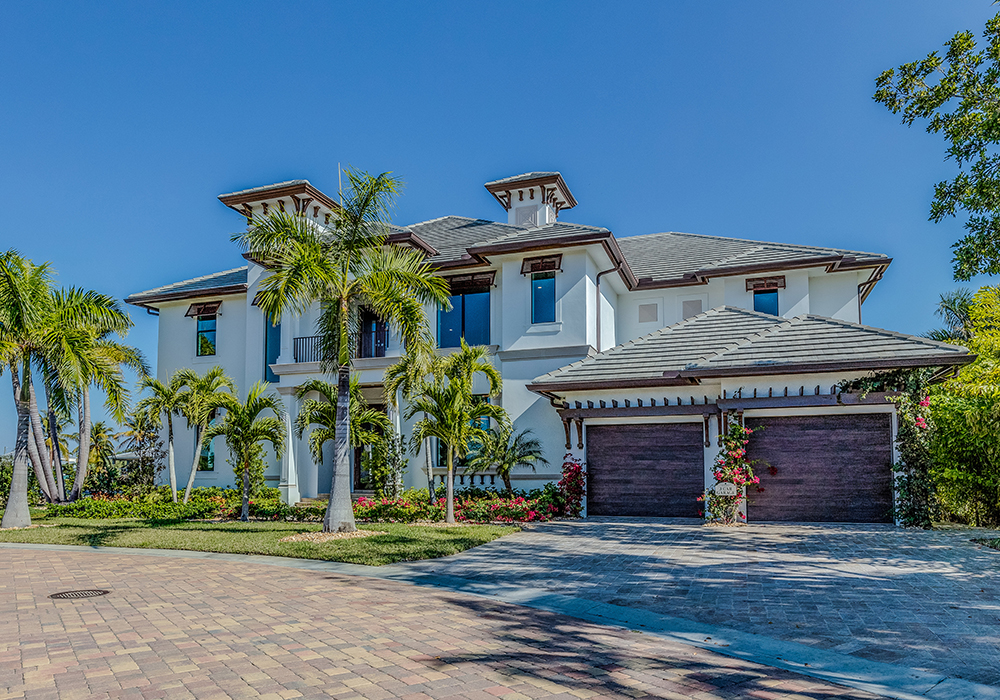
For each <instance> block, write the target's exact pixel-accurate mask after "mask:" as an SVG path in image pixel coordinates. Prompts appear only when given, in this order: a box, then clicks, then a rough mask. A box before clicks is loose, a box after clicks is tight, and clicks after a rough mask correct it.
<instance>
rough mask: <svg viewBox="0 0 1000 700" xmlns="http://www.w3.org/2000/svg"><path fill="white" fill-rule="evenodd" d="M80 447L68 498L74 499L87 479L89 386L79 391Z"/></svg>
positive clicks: (88, 459) (81, 490) (78, 495)
mask: <svg viewBox="0 0 1000 700" xmlns="http://www.w3.org/2000/svg"><path fill="white" fill-rule="evenodd" d="M79 417H80V430H79V436H80V447H79V449H78V450H77V452H76V478H74V479H73V490H72V491H70V493H69V500H70V501H75V500H76V499H78V498H79V497H80V494H81V493H83V485H84V484H85V483H86V481H87V467H88V466H89V465H90V387H84V388H83V391H81V392H80V411H79Z"/></svg>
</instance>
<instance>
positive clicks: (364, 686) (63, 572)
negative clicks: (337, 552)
mask: <svg viewBox="0 0 1000 700" xmlns="http://www.w3.org/2000/svg"><path fill="white" fill-rule="evenodd" d="M89 588H104V589H110V590H111V593H110V594H109V595H107V596H104V597H99V598H88V599H80V600H52V599H50V598H48V596H49V595H50V594H52V593H56V592H61V591H66V590H73V589H89ZM298 697H304V698H330V697H332V698H344V699H345V700H346V699H347V698H364V699H367V700H383V699H385V698H403V699H404V700H425V699H429V698H455V699H456V700H457V699H459V698H467V699H469V700H493V699H495V698H497V697H502V698H504V700H525V699H527V698H553V699H560V700H562V699H565V700H577V699H578V698H594V699H595V700H598V699H600V698H677V699H680V698H694V699H696V700H713V699H723V698H725V699H729V698H759V699H760V700H809V699H818V698H830V697H838V698H858V699H861V698H874V697H875V696H873V695H869V694H867V693H864V692H861V691H857V690H851V689H847V688H843V687H839V686H835V685H831V684H828V683H823V682H820V681H815V680H813V679H810V678H805V677H802V676H798V675H797V674H794V673H792V672H788V671H782V670H777V669H773V668H768V667H765V666H761V665H758V664H754V663H750V662H747V661H741V660H738V659H732V658H727V657H724V656H720V655H718V654H714V653H712V652H710V651H705V650H702V649H696V648H693V647H690V646H686V645H682V644H674V643H670V642H667V641H663V640H660V639H656V638H652V637H650V636H648V635H642V634H639V633H635V632H627V631H622V630H617V629H614V628H609V627H603V626H599V625H592V624H589V623H586V622H582V621H580V620H577V619H574V618H570V617H565V616H561V615H555V614H550V613H544V612H539V611H536V610H531V609H528V608H523V607H519V606H516V605H509V604H505V603H496V602H492V601H489V600H485V599H483V598H476V597H472V596H466V595H461V594H456V593H451V592H442V591H440V590H435V589H426V588H419V587H416V586H411V585H407V584H403V583H396V582H392V581H379V580H373V579H367V578H358V577H351V576H342V575H336V574H329V573H325V572H315V571H303V570H297V569H288V568H281V567H273V566H264V565H253V564H244V563H225V562H219V561H206V560H198V559H189V558H183V555H182V554H181V555H179V556H178V557H173V558H171V557H153V556H144V555H125V554H120V555H119V554H112V553H108V552H106V551H101V552H79V551H69V550H66V551H51V550H46V551H39V550H25V549H0V698H31V699H33V700H43V699H47V698H53V699H58V700H74V699H76V698H137V699H140V698H141V699H143V700H146V699H151V698H171V699H175V698H178V699H183V698H198V699H199V700H207V699H212V698H272V699H274V700H278V699H281V698H298Z"/></svg>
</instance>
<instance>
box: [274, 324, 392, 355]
mask: <svg viewBox="0 0 1000 700" xmlns="http://www.w3.org/2000/svg"><path fill="white" fill-rule="evenodd" d="M388 346H389V329H388V328H386V327H385V326H384V325H381V324H380V325H379V326H377V327H376V328H374V329H372V330H365V331H362V332H361V334H360V337H359V338H358V354H357V357H385V351H386V348H387V347H388ZM292 356H293V357H294V359H295V362H319V361H321V360H322V353H321V352H320V336H318V335H310V336H305V337H302V338H295V339H294V340H293V342H292Z"/></svg>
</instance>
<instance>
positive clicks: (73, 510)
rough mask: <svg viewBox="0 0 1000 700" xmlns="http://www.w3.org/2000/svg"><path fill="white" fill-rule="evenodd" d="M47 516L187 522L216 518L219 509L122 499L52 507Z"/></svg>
mask: <svg viewBox="0 0 1000 700" xmlns="http://www.w3.org/2000/svg"><path fill="white" fill-rule="evenodd" d="M48 514H49V515H52V516H56V517H61V518H87V519H92V520H93V519H111V518H143V519H146V520H187V519H202V518H212V517H217V516H218V514H219V505H218V504H217V503H212V502H209V501H202V502H198V503H194V502H191V503H187V504H183V503H171V502H168V503H141V502H136V501H129V500H126V499H123V498H114V499H96V498H82V499H80V500H79V501H74V502H73V503H66V504H61V505H50V506H49V508H48Z"/></svg>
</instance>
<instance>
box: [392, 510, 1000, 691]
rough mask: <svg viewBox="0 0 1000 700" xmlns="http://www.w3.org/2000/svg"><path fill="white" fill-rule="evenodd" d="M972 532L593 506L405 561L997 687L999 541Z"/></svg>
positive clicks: (999, 672) (999, 675)
mask: <svg viewBox="0 0 1000 700" xmlns="http://www.w3.org/2000/svg"><path fill="white" fill-rule="evenodd" d="M972 536H973V535H970V533H969V532H968V531H932V532H924V531H916V530H904V529H901V528H895V527H892V526H888V525H886V526H881V525H784V524H767V525H750V526H748V527H745V528H706V527H704V526H702V525H700V524H698V523H697V522H695V521H690V520H687V521H685V520H680V519H639V518H613V519H612V518H608V519H597V518H595V519H591V520H587V521H583V522H555V523H545V524H542V525H538V526H535V527H533V528H532V529H531V530H529V531H525V532H521V533H517V534H515V535H512V536H509V537H505V538H502V539H500V540H495V541H494V542H491V543H489V544H487V545H484V546H482V547H477V548H475V549H472V550H469V551H467V552H464V553H462V554H460V555H457V556H454V557H449V558H446V559H440V560H433V561H424V562H413V563H410V564H406V565H405V566H406V567H407V568H408V569H411V570H415V571H422V572H433V573H436V574H443V575H448V576H459V577H463V578H466V579H471V580H477V581H490V580H502V581H504V582H506V583H509V584H513V585H522V586H530V587H534V588H542V589H546V590H550V591H553V592H556V593H561V594H564V595H570V596H576V597H580V598H585V599H588V600H596V601H602V602H605V603H613V604H616V605H622V606H627V607H630V608H642V609H646V610H650V611H653V612H657V613H661V614H665V615H672V616H675V617H681V618H686V619H691V620H697V621H700V622H705V623H710V624H713V625H718V626H721V627H728V628H734V629H739V630H743V631H746V632H753V633H756V634H762V635H767V636H769V637H773V638H776V639H781V640H785V641H793V642H799V643H802V644H808V645H813V646H816V647H820V648H823V649H828V650H832V651H836V652H839V653H844V654H851V655H854V656H858V657H862V658H865V659H869V660H873V661H881V662H886V663H892V664H898V665H902V666H907V667H910V668H919V669H923V670H927V671H932V672H939V673H943V674H945V675H948V676H954V677H959V678H965V679H967V680H972V681H975V682H978V683H982V684H987V685H1000V552H998V551H994V550H991V549H987V548H985V547H981V546H979V545H976V544H974V543H972V542H970V537H972ZM994 536H996V535H995V534H994Z"/></svg>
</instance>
